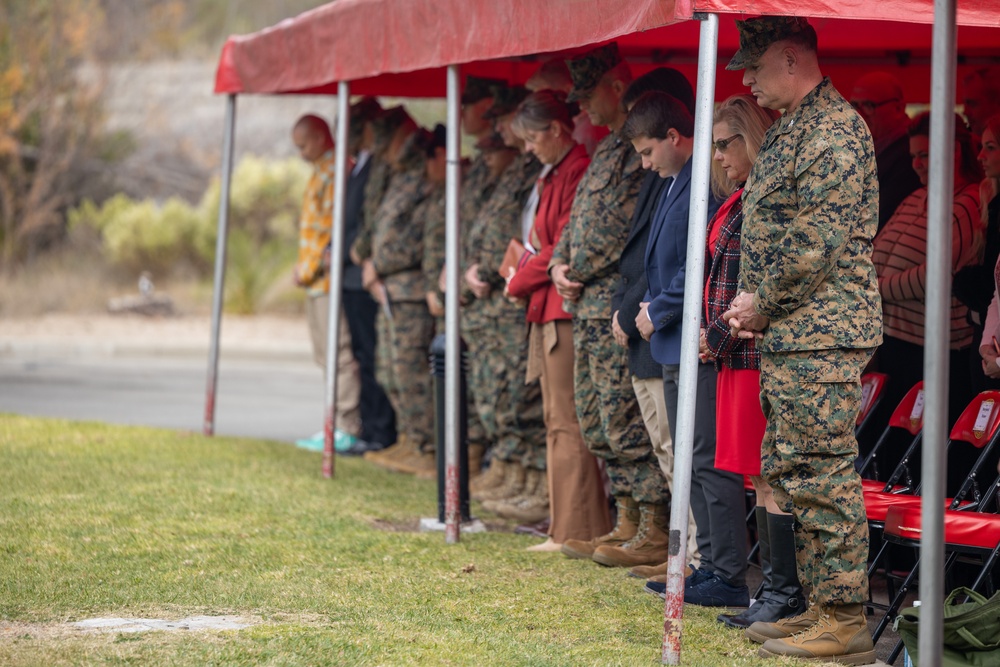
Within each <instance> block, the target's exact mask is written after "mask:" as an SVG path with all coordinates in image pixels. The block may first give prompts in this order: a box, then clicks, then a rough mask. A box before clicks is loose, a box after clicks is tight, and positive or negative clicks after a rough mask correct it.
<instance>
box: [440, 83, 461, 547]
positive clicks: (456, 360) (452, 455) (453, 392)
mask: <svg viewBox="0 0 1000 667" xmlns="http://www.w3.org/2000/svg"><path fill="white" fill-rule="evenodd" d="M460 94H461V88H460V80H459V76H458V65H449V66H448V129H447V161H448V162H447V183H446V186H445V269H446V277H445V281H446V285H445V286H446V287H447V290H446V295H447V296H446V298H445V300H444V302H445V303H444V315H445V325H444V332H445V357H444V397H445V402H444V429H445V431H444V433H445V435H444V455H445V459H444V460H445V505H444V507H445V510H444V517H445V541H446V542H447V543H448V544H456V543H457V542H458V540H459V533H460V522H461V516H460V510H459V499H458V440H459V437H460V436H459V426H460V424H459V422H458V418H459V409H460V406H459V404H458V401H459V396H460V385H459V381H460V378H461V376H460V371H461V369H460V366H459V364H461V363H462V352H461V350H460V348H459V346H460V344H461V343H460V334H459V311H458V294H459V284H458V277H459V275H460V273H461V258H460V257H459V252H460V251H459V248H460V247H461V229H460V227H459V219H458V191H459V187H461V179H462V172H461V161H460V160H461V155H460V151H461V149H460V143H459V142H460V141H461V137H460V136H459V122H460V107H459V104H460V102H459V100H460V97H459V95H460Z"/></svg>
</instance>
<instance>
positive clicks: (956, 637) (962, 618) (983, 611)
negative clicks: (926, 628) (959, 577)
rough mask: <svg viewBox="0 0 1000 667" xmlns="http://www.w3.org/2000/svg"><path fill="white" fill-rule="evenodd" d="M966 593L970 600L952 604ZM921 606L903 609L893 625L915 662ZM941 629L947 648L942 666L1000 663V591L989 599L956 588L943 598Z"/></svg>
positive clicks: (985, 665) (994, 666)
mask: <svg viewBox="0 0 1000 667" xmlns="http://www.w3.org/2000/svg"><path fill="white" fill-rule="evenodd" d="M966 595H968V596H969V601H968V602H964V603H962V604H952V602H953V601H954V600H956V599H958V598H961V597H964V596H966ZM920 609H921V607H912V608H910V609H904V610H903V611H902V612H901V613H900V615H899V616H897V617H896V622H895V624H894V625H893V627H894V628H895V629H896V631H897V632H899V636H900V637H902V639H903V644H904V645H905V646H906V651H907V653H909V654H910V659H911V660H912V661H913V664H914V665H919V664H920V662H919V656H918V655H917V627H918V625H919V623H920ZM942 631H943V632H942V638H943V639H944V652H943V654H942V660H941V667H966V666H967V665H972V666H974V667H990V666H992V667H996V665H1000V593H997V594H996V595H994V596H993V597H991V598H990V599H989V600H987V599H986V598H985V597H983V596H982V595H980V594H979V593H976V592H975V591H972V590H969V589H968V588H956V589H955V590H953V591H952V592H951V594H950V595H949V596H948V597H947V598H946V599H945V601H944V624H943V627H942Z"/></svg>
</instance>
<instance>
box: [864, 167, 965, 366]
mask: <svg viewBox="0 0 1000 667" xmlns="http://www.w3.org/2000/svg"><path fill="white" fill-rule="evenodd" d="M980 227H981V225H980V223H979V185H978V184H975V183H973V184H970V185H967V186H965V187H963V188H961V189H960V190H958V191H957V192H956V193H955V204H954V206H953V207H952V229H951V234H952V246H951V270H952V274H954V273H955V272H956V271H958V270H959V269H961V268H962V267H964V266H969V265H972V264H976V263H978V262H979V253H980V251H981V246H982V230H981V228H980ZM873 246H874V248H873V252H872V261H873V262H874V264H875V271H876V272H877V273H878V285H879V291H880V292H881V293H882V315H883V318H884V327H885V334H886V335H888V336H892V337H894V338H899V339H900V340H905V341H907V342H909V343H913V344H914V345H923V344H924V318H925V311H924V300H925V294H926V282H927V188H920V189H918V190H916V191H915V192H914V193H913V194H911V195H910V196H908V197H907V198H906V199H904V200H903V201H902V203H901V204H900V205H899V207H898V208H897V209H896V212H895V213H893V215H892V217H891V218H890V219H889V221H888V222H887V223H886V225H885V227H884V228H883V229H882V231H880V232H879V233H878V235H877V236H876V237H875V240H874V242H873ZM967 312H968V309H967V308H966V307H965V305H963V304H962V302H960V301H959V300H958V299H955V298H952V299H951V345H950V347H951V349H953V350H959V349H962V348H964V347H968V346H969V344H970V343H971V342H972V327H971V326H970V325H969V323H968V322H967V320H966V314H967Z"/></svg>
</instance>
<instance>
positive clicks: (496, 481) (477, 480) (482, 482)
mask: <svg viewBox="0 0 1000 667" xmlns="http://www.w3.org/2000/svg"><path fill="white" fill-rule="evenodd" d="M506 466H507V462H506V461H503V460H501V459H493V462H492V463H491V464H490V467H489V468H487V469H486V472H484V473H482V474H481V475H478V476H477V477H474V478H472V479H471V480H469V495H470V496H471V497H472V499H473V500H481V499H480V498H479V494H480V493H482V492H483V491H486V490H487V489H495V488H496V487H498V486H500V485H501V484H503V479H504V468H505V467H506Z"/></svg>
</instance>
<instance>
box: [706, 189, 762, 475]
mask: <svg viewBox="0 0 1000 667" xmlns="http://www.w3.org/2000/svg"><path fill="white" fill-rule="evenodd" d="M739 195H740V193H739V192H738V193H736V194H735V195H734V197H733V198H731V199H730V200H729V201H727V202H726V203H725V204H724V205H723V206H722V207H721V208H720V209H719V212H718V213H717V214H716V216H715V218H713V219H712V224H711V227H709V230H708V253H709V257H710V258H712V259H713V260H714V259H715V257H716V253H717V252H719V248H718V247H717V245H718V243H719V240H720V236H723V227H728V229H727V230H726V233H725V238H724V239H723V243H724V244H725V243H728V244H730V245H735V247H736V248H738V247H739V242H740V234H739V227H738V226H736V225H733V224H732V223H733V222H737V223H738V222H739V221H737V220H733V219H732V218H731V217H730V216H731V215H733V216H740V218H742V215H743V214H742V211H734V210H733V209H734V207H739V206H740V201H739ZM727 219H728V221H729V222H730V224H729V225H728V226H727V225H725V223H726V222H727ZM733 227H735V229H733ZM736 256H737V257H738V251H737V253H736ZM716 266H718V264H717V263H715V262H713V268H715V267H716ZM717 278H718V276H716V274H715V273H714V272H713V274H712V275H711V276H710V277H709V285H708V286H707V287H706V289H705V294H706V297H707V296H708V295H709V292H710V290H711V289H712V281H713V279H717ZM720 362H721V363H720V364H719V377H718V384H717V387H716V403H715V405H716V407H715V467H716V468H718V469H719V470H727V471H729V472H735V473H737V474H741V475H753V476H759V475H760V446H761V442H762V441H763V439H764V430H765V429H766V428H767V420H766V419H764V413H763V411H762V410H761V407H760V370H759V368H749V369H748V368H733V367H732V366H730V365H729V364H727V363H726V359H725V358H721V359H720Z"/></svg>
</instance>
